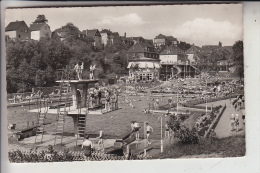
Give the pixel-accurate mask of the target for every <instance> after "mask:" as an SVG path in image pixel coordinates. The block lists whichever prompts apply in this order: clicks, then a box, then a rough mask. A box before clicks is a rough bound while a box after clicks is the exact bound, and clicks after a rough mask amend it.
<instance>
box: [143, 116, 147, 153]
mask: <svg viewBox="0 0 260 173" xmlns="http://www.w3.org/2000/svg"><path fill="white" fill-rule="evenodd" d="M145 130H146V121H145V122H144V156H146V146H147V143H146V142H147V139H146V133H145Z"/></svg>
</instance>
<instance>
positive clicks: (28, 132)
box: [13, 125, 38, 140]
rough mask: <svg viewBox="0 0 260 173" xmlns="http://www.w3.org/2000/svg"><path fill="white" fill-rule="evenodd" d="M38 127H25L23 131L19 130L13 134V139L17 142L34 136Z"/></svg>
mask: <svg viewBox="0 0 260 173" xmlns="http://www.w3.org/2000/svg"><path fill="white" fill-rule="evenodd" d="M37 127H38V125H35V126H31V127H27V128H25V129H21V130H19V131H17V132H15V133H14V135H13V137H14V138H16V139H17V140H21V139H24V138H27V137H30V136H35V135H36V132H37Z"/></svg>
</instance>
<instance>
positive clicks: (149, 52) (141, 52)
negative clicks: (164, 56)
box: [127, 42, 159, 59]
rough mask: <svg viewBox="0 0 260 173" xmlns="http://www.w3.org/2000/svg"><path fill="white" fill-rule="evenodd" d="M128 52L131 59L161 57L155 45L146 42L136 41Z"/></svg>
mask: <svg viewBox="0 0 260 173" xmlns="http://www.w3.org/2000/svg"><path fill="white" fill-rule="evenodd" d="M127 52H128V55H129V58H130V59H136V58H140V57H146V58H155V59H159V54H158V53H157V52H156V51H155V48H154V46H153V45H151V44H149V43H146V42H137V43H135V44H134V45H133V46H132V47H131V48H130V49H129V50H128V51H127Z"/></svg>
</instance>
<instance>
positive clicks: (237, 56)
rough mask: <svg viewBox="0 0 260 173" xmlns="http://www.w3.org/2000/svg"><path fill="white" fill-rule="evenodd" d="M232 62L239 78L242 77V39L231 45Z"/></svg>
mask: <svg viewBox="0 0 260 173" xmlns="http://www.w3.org/2000/svg"><path fill="white" fill-rule="evenodd" d="M232 49H233V62H234V63H235V67H236V70H235V72H236V73H237V74H238V75H239V77H240V79H242V78H244V51H243V50H244V49H243V41H241V40H239V41H237V42H236V43H235V44H234V45H233V47H232Z"/></svg>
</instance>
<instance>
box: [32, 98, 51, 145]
mask: <svg viewBox="0 0 260 173" xmlns="http://www.w3.org/2000/svg"><path fill="white" fill-rule="evenodd" d="M45 104H46V102H45V99H44V102H43V105H44V112H43V113H42V108H41V106H42V101H41V99H40V101H39V100H38V101H37V108H38V117H37V128H36V136H35V143H37V142H38V140H39V137H40V142H42V139H43V135H44V128H45V124H46V123H45V119H46V113H47V110H48V108H47V107H46V105H45Z"/></svg>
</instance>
